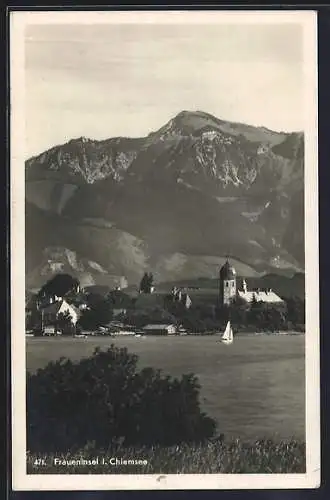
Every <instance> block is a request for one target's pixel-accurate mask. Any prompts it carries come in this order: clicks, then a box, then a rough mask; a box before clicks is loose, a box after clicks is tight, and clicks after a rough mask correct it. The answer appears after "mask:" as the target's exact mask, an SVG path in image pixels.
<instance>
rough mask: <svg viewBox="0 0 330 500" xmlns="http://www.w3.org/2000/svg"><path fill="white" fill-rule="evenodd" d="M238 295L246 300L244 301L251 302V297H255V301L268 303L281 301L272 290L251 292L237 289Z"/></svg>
mask: <svg viewBox="0 0 330 500" xmlns="http://www.w3.org/2000/svg"><path fill="white" fill-rule="evenodd" d="M238 295H239V296H240V297H241V298H242V299H244V300H246V302H252V300H253V297H255V299H256V301H257V302H268V303H272V304H273V303H282V302H283V300H282V299H281V297H279V296H278V295H276V293H275V292H273V291H268V292H267V291H260V292H258V291H253V290H252V291H251V292H243V291H242V290H238Z"/></svg>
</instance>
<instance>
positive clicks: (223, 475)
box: [10, 9, 320, 491]
mask: <svg viewBox="0 0 330 500" xmlns="http://www.w3.org/2000/svg"><path fill="white" fill-rule="evenodd" d="M316 28H317V18H316V13H315V12H313V11H299V10H297V11H292V10H290V11H285V10H281V11H269V10H267V11H262V10H260V11H244V10H242V11H185V12H183V11H182V12H181V11H172V12H171V11H163V12H162V11H157V12H156V11H130V12H119V11H71V10H70V11H66V10H65V9H63V10H57V11H42V12H41V11H40V12H38V11H15V10H12V11H11V13H10V127H11V128H10V134H11V161H10V172H11V186H10V190H11V191H10V192H11V323H12V331H11V353H12V354H11V356H12V359H11V369H12V372H11V373H12V456H13V459H12V487H13V490H47V491H51V490H80V491H81V490H136V489H140V490H186V489H194V490H222V489H283V488H291V489H292V488H299V489H301V488H317V487H319V485H320V404H319V392H320V391H319V386H320V374H319V281H318V280H319V262H318V151H317V137H318V133H317V29H316Z"/></svg>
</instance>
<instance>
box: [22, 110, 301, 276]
mask: <svg viewBox="0 0 330 500" xmlns="http://www.w3.org/2000/svg"><path fill="white" fill-rule="evenodd" d="M25 175H26V266H27V282H28V284H29V285H30V286H36V284H35V283H36V282H37V281H38V280H39V281H40V280H42V279H43V277H44V276H46V275H47V276H49V275H51V273H52V272H53V271H52V269H55V268H56V262H58V266H57V268H59V267H61V266H62V267H63V268H64V267H65V269H66V272H68V271H69V270H70V269H71V270H72V271H74V272H75V273H76V274H77V273H78V274H79V273H80V275H82V276H83V277H84V279H86V280H87V281H88V282H89V283H92V284H102V285H103V284H108V282H109V283H110V282H111V280H112V279H113V278H112V277H113V276H126V277H127V278H128V280H129V281H131V282H132V281H136V280H139V278H140V276H141V274H142V273H143V272H144V271H145V270H149V269H150V270H152V271H153V272H154V274H155V277H156V278H157V279H158V280H160V281H164V280H173V279H186V278H196V277H198V276H201V273H202V275H205V276H206V277H209V278H212V277H214V276H216V273H217V270H218V266H219V265H220V264H221V262H223V259H224V257H225V256H226V255H230V256H231V257H232V258H233V259H237V260H238V261H240V262H242V264H243V265H245V266H247V267H248V268H249V269H250V271H249V273H248V274H249V276H255V275H256V274H257V275H261V274H263V273H272V272H275V273H278V272H283V270H285V271H286V272H288V273H289V274H290V273H291V274H294V273H295V272H301V271H303V270H304V136H303V133H301V132H297V133H285V132H274V131H271V130H269V129H266V128H265V127H253V126H250V125H245V124H241V123H232V122H228V121H225V120H220V119H218V118H216V117H214V116H212V115H210V114H208V113H204V112H201V111H196V112H189V111H182V112H181V113H179V114H178V115H177V116H176V117H174V118H173V119H172V120H170V121H169V122H168V123H166V124H165V125H164V126H163V127H162V128H160V129H159V130H158V131H155V132H152V133H150V134H149V135H148V136H147V137H144V138H137V139H130V138H113V139H108V140H105V141H94V140H90V139H86V138H79V139H73V140H71V141H69V142H68V143H67V144H64V145H60V146H56V147H54V148H52V149H50V150H48V151H45V152H44V153H42V154H41V155H39V156H36V157H33V158H31V159H29V160H27V161H26V164H25ZM54 248H55V249H56V251H55V254H54ZM50 254H51V257H49V255H50ZM54 255H55V256H54ZM69 255H71V258H69V257H68V256H69ZM72 255H74V256H75V257H74V258H72ZM48 261H50V262H52V263H53V264H52V266H50V267H49V265H48V264H49V263H48ZM47 263H48V264H47ZM54 263H55V264H54ZM47 266H48V267H47Z"/></svg>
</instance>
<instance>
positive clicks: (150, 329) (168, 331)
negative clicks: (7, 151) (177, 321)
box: [143, 324, 176, 335]
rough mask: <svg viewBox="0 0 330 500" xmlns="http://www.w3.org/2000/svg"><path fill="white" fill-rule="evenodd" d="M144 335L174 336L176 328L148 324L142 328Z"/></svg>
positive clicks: (171, 325) (166, 325)
mask: <svg viewBox="0 0 330 500" xmlns="http://www.w3.org/2000/svg"><path fill="white" fill-rule="evenodd" d="M143 331H144V333H145V334H146V335H174V334H175V333H176V326H175V325H173V324H155V325H153V324H150V325H146V326H145V327H144V328H143Z"/></svg>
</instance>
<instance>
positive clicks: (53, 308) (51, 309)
mask: <svg viewBox="0 0 330 500" xmlns="http://www.w3.org/2000/svg"><path fill="white" fill-rule="evenodd" d="M63 305H64V306H65V308H66V309H71V310H73V311H75V313H77V314H80V311H79V309H77V307H75V306H74V305H72V304H69V303H68V302H66V300H59V301H57V302H54V303H53V304H49V306H46V307H43V311H44V312H45V313H46V314H58V312H59V310H60V309H61V307H62V306H63Z"/></svg>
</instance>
